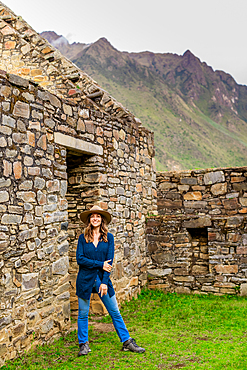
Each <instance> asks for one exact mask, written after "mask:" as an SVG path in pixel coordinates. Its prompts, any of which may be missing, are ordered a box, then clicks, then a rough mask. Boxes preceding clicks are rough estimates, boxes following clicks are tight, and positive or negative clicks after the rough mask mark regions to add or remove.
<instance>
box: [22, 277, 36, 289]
mask: <svg viewBox="0 0 247 370" xmlns="http://www.w3.org/2000/svg"><path fill="white" fill-rule="evenodd" d="M35 288H38V274H36V273H32V274H23V275H22V290H23V291H25V290H30V289H35Z"/></svg>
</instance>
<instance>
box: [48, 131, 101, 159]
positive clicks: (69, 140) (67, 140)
mask: <svg viewBox="0 0 247 370" xmlns="http://www.w3.org/2000/svg"><path fill="white" fill-rule="evenodd" d="M54 139H55V142H56V143H57V144H60V145H64V146H65V147H67V148H71V149H75V150H79V151H81V152H83V153H89V154H96V155H102V154H103V148H102V147H101V146H100V145H96V144H91V143H89V142H87V141H84V140H81V139H76V138H73V137H72V136H68V135H64V134H61V133H60V132H55V135H54Z"/></svg>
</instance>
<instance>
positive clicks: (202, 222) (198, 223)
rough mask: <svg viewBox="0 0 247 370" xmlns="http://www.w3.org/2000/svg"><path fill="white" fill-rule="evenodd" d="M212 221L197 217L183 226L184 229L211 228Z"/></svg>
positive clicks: (208, 218) (185, 222)
mask: <svg viewBox="0 0 247 370" xmlns="http://www.w3.org/2000/svg"><path fill="white" fill-rule="evenodd" d="M211 224H212V221H211V219H210V217H199V218H196V219H191V220H189V221H184V222H183V226H184V227H186V228H194V229H196V228H200V227H206V226H211Z"/></svg>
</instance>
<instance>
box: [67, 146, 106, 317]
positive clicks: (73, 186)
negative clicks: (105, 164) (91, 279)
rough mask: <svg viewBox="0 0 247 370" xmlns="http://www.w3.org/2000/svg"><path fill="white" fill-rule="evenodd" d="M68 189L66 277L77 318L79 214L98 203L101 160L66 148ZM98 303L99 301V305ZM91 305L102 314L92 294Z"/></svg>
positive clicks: (97, 299)
mask: <svg viewBox="0 0 247 370" xmlns="http://www.w3.org/2000/svg"><path fill="white" fill-rule="evenodd" d="M66 161H67V175H68V188H67V194H66V199H67V201H68V221H69V222H68V242H69V262H70V267H69V274H70V285H71V286H70V305H71V316H72V317H74V318H76V317H77V312H78V301H77V296H76V294H75V291H76V276H77V272H78V265H77V262H76V247H77V240H78V237H79V235H80V234H81V233H82V231H83V227H84V225H83V223H82V222H81V221H80V219H79V215H80V213H81V212H82V211H83V210H85V209H90V208H91V206H92V205H93V204H95V203H98V204H101V202H100V197H101V193H102V183H101V180H102V176H103V175H102V170H103V168H102V164H101V158H100V157H98V156H95V155H89V154H84V153H82V152H77V151H73V150H71V149H67V157H66ZM98 301H99V302H98ZM91 306H92V307H93V308H94V311H96V312H97V313H104V308H103V306H102V305H101V302H100V300H99V298H98V295H97V294H95V295H93V296H92V299H91Z"/></svg>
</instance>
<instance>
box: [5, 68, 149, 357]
mask: <svg viewBox="0 0 247 370" xmlns="http://www.w3.org/2000/svg"><path fill="white" fill-rule="evenodd" d="M0 102H1V111H2V112H1V124H0V131H1V137H0V149H1V150H0V161H1V180H0V220H1V224H0V274H1V278H0V279H1V280H0V282H1V283H0V295H1V307H0V353H1V358H2V359H10V358H14V357H15V356H16V355H17V354H18V353H22V352H23V350H24V349H25V350H26V349H28V348H30V346H31V343H33V345H35V344H37V343H43V342H47V341H49V340H50V339H51V338H54V337H55V336H56V335H60V333H61V332H62V331H63V330H65V329H66V328H68V326H69V323H70V293H71V306H72V310H73V311H76V310H77V303H76V298H75V293H74V291H75V278H76V273H77V265H76V261H75V250H76V240H77V238H78V235H79V234H80V233H81V231H82V225H81V224H80V223H79V219H78V215H79V213H80V212H81V210H83V209H86V208H89V207H91V206H92V204H94V203H97V204H99V205H100V206H101V207H102V208H104V209H107V208H108V209H109V210H110V212H111V213H112V214H113V222H112V225H111V230H110V231H111V232H113V233H114V235H115V241H116V254H115V267H114V271H113V278H114V281H115V287H116V290H117V297H118V299H119V300H120V301H121V300H124V299H129V298H130V297H132V296H133V295H136V294H137V292H139V291H140V287H141V286H143V285H144V284H145V282H146V274H145V271H146V259H145V234H144V231H145V217H146V215H147V214H148V212H151V210H152V209H153V198H154V197H155V195H156V193H155V186H156V184H155V173H154V168H153V166H154V162H153V155H154V153H153V136H152V134H151V133H150V132H149V131H148V130H146V129H144V128H143V127H141V126H140V125H139V124H137V123H133V122H130V121H127V120H126V121H124V120H120V119H117V118H116V117H111V116H110V115H109V114H107V113H105V112H102V111H101V110H100V109H99V108H98V109H97V107H96V106H95V105H94V104H89V105H84V106H81V105H80V106H78V105H75V104H74V103H73V102H68V101H65V100H61V99H59V98H57V97H56V96H54V95H52V94H51V93H49V92H47V91H45V90H43V89H42V88H39V87H36V86H35V85H34V84H33V83H32V82H29V81H27V80H25V79H22V78H21V77H19V76H15V75H6V74H5V73H2V75H1V76H0ZM93 303H94V307H93V308H95V310H97V311H99V310H100V309H101V306H100V305H99V303H98V302H93Z"/></svg>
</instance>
